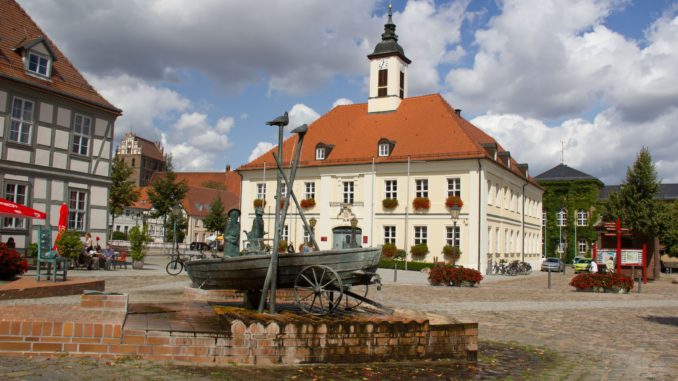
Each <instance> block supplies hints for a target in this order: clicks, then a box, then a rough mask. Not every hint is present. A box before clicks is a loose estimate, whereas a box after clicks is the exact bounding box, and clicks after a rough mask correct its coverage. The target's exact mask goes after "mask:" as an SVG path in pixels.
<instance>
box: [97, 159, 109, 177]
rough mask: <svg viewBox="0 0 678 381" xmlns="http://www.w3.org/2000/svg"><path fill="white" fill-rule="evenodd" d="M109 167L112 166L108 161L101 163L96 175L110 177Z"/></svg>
mask: <svg viewBox="0 0 678 381" xmlns="http://www.w3.org/2000/svg"><path fill="white" fill-rule="evenodd" d="M109 167H110V165H109V164H108V161H100V162H99V164H98V165H97V170H96V174H97V175H101V176H108V175H109Z"/></svg>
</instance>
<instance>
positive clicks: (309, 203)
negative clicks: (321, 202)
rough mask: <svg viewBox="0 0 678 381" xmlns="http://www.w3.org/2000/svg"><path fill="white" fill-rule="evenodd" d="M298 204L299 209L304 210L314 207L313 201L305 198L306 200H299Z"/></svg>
mask: <svg viewBox="0 0 678 381" xmlns="http://www.w3.org/2000/svg"><path fill="white" fill-rule="evenodd" d="M300 204H301V207H302V208H304V209H308V208H312V207H314V206H315V199H312V198H306V199H303V200H301V202H300Z"/></svg>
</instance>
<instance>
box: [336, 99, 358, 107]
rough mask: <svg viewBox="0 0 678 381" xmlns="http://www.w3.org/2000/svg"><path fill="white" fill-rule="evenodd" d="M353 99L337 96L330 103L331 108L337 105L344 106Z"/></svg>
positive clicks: (351, 102) (349, 103)
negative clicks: (337, 97)
mask: <svg viewBox="0 0 678 381" xmlns="http://www.w3.org/2000/svg"><path fill="white" fill-rule="evenodd" d="M352 104H353V101H352V100H350V99H347V98H339V99H337V100H336V101H334V103H332V107H331V108H335V107H337V106H345V105H352Z"/></svg>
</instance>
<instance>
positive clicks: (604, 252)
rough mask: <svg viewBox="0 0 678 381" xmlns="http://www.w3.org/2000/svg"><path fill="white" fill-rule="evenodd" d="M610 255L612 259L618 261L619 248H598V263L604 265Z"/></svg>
mask: <svg viewBox="0 0 678 381" xmlns="http://www.w3.org/2000/svg"><path fill="white" fill-rule="evenodd" d="M609 257H612V260H613V261H615V263H617V262H616V261H617V250H615V249H598V252H597V253H596V263H597V264H599V265H604V264H605V261H607V259H608V258H609Z"/></svg>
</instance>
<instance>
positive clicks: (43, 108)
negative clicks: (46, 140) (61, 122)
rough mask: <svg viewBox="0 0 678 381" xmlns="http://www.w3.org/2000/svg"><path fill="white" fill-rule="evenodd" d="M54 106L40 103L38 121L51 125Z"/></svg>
mask: <svg viewBox="0 0 678 381" xmlns="http://www.w3.org/2000/svg"><path fill="white" fill-rule="evenodd" d="M53 119H54V106H52V105H51V104H49V103H45V102H40V121H41V122H44V123H50V124H51V123H52V122H53V121H54V120H53Z"/></svg>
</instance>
